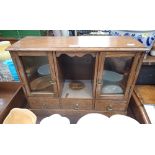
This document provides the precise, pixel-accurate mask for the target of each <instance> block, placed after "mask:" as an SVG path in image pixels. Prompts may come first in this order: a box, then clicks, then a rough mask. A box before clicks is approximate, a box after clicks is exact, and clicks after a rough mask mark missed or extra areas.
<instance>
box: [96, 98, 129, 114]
mask: <svg viewBox="0 0 155 155" xmlns="http://www.w3.org/2000/svg"><path fill="white" fill-rule="evenodd" d="M127 106H128V105H127V103H126V102H125V101H108V100H107V101H105V100H104V101H103V100H96V101H95V110H102V111H108V112H110V111H125V110H126V109H127Z"/></svg>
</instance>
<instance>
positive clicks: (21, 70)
mask: <svg viewBox="0 0 155 155" xmlns="http://www.w3.org/2000/svg"><path fill="white" fill-rule="evenodd" d="M12 55H13V56H14V58H15V63H16V66H17V68H18V69H17V70H18V71H19V75H20V79H21V80H22V81H23V83H24V86H25V89H26V93H27V95H28V96H54V97H57V96H58V89H57V83H56V84H55V86H54V93H49V94H48V93H41V92H39V93H35V92H32V91H31V89H30V85H29V83H28V79H27V76H26V74H25V70H24V66H23V63H22V61H21V58H20V57H22V56H23V57H24V56H32V57H33V56H36V57H37V56H47V59H48V63H49V65H50V72H51V73H52V76H51V79H52V80H53V81H56V76H55V70H54V62H53V55H52V52H44V51H39V53H38V52H31V51H28V52H26V51H24V52H23V51H21V52H20V51H18V52H13V53H12Z"/></svg>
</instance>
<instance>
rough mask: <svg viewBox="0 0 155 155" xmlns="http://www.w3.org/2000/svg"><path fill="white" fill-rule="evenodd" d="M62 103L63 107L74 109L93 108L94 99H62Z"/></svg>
mask: <svg viewBox="0 0 155 155" xmlns="http://www.w3.org/2000/svg"><path fill="white" fill-rule="evenodd" d="M61 105H62V108H63V109H73V110H91V109H92V108H93V102H92V100H87V99H85V100H84V99H83V100H81V99H62V100H61Z"/></svg>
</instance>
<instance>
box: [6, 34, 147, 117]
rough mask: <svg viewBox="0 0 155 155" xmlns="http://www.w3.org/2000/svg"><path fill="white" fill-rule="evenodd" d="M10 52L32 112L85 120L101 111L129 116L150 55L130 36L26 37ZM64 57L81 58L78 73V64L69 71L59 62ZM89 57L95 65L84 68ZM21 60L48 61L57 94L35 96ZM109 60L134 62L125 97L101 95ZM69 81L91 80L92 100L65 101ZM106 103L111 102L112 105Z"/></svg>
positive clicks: (43, 93) (36, 94)
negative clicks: (41, 58) (42, 58)
mask: <svg viewBox="0 0 155 155" xmlns="http://www.w3.org/2000/svg"><path fill="white" fill-rule="evenodd" d="M7 50H9V51H10V53H11V55H12V57H13V59H14V62H15V63H16V66H17V70H18V72H19V75H20V79H21V81H22V82H23V84H24V88H25V91H26V95H27V98H28V100H29V105H30V108H32V109H34V111H35V109H36V110H37V109H38V111H39V109H40V110H41V109H42V110H44V111H45V112H47V113H48V109H50V112H51V113H53V112H57V113H61V114H65V113H67V112H68V113H67V115H74V114H75V115H76V114H77V115H78V116H82V115H84V114H87V113H90V112H98V111H99V112H100V113H104V114H106V115H112V114H116V113H121V114H126V112H127V107H128V102H129V99H130V96H131V93H132V91H133V88H134V85H135V81H136V78H137V75H138V72H139V69H140V66H141V64H142V58H143V56H144V54H142V53H143V52H144V51H147V50H148V48H146V47H144V46H143V45H142V44H141V43H140V42H138V41H136V40H134V39H132V38H131V37H127V36H118V37H116V36H80V37H25V38H23V39H21V40H20V41H18V42H16V43H15V44H13V45H12V46H11V47H9V48H8V49H7ZM62 54H65V55H68V57H70V58H77V57H78V58H79V61H76V63H77V64H76V67H75V66H74V67H75V68H76V69H74V67H73V66H72V65H75V62H74V63H73V64H72V63H71V64H70V65H69V67H66V65H65V64H64V65H61V63H60V62H59V58H60V57H61V56H62ZM87 55H90V56H91V57H92V59H93V61H91V62H90V63H88V64H85V62H84V63H83V64H85V65H81V61H80V58H81V59H83V57H85V56H87ZM21 56H47V57H48V60H49V65H50V71H51V73H52V80H53V81H54V82H55V85H54V90H55V91H54V93H46V92H39V93H36V92H35V93H34V92H31V90H30V84H29V83H28V80H27V77H26V75H25V70H24V67H23V64H22V61H21V59H20V57H21ZM107 57H129V58H130V57H132V58H134V61H133V63H132V67H131V72H130V74H129V79H128V82H127V86H126V88H125V90H126V91H125V94H124V95H106V96H105V97H104V98H103V97H102V96H101V95H100V89H101V85H100V81H101V75H102V71H103V67H104V66H103V64H104V61H105V58H107ZM94 60H95V61H94ZM69 62H70V61H68V60H65V63H69ZM83 66H84V67H83ZM70 68H72V69H71V70H72V72H71V73H70V74H73V73H74V72H76V74H75V75H76V76H74V78H71V76H68V75H66V74H64V71H67V69H68V70H70ZM67 78H69V79H70V80H82V79H86V80H91V82H92V94H93V95H92V98H91V99H84V98H78V99H77V98H72V99H71V98H61V95H62V94H61V93H62V90H63V85H64V80H66V79H67ZM97 99H101V100H97ZM105 99H109V101H107V100H105ZM121 100H122V101H121ZM59 101H60V102H59ZM117 102H118V104H117ZM110 106H112V110H111V111H107V108H109V107H110ZM61 108H62V109H61ZM110 108H111V107H110ZM110 108H109V110H110ZM56 109H57V110H56ZM75 109H76V110H75ZM75 117H76V116H75Z"/></svg>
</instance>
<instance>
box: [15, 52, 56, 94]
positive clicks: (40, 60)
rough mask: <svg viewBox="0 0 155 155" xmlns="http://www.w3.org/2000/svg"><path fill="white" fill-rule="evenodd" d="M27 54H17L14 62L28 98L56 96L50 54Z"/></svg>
mask: <svg viewBox="0 0 155 155" xmlns="http://www.w3.org/2000/svg"><path fill="white" fill-rule="evenodd" d="M27 53H29V54H26V52H25V54H24V53H23V52H22V53H20V52H18V55H16V60H17V66H18V70H19V73H20V76H21V79H22V81H23V83H24V85H25V88H26V91H27V94H28V96H40V95H41V96H53V97H56V96H58V94H57V84H56V76H55V71H54V63H53V56H52V53H51V52H50V53H47V52H39V53H38V54H37V52H35V53H34V54H33V53H31V52H30V51H28V52H27Z"/></svg>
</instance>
